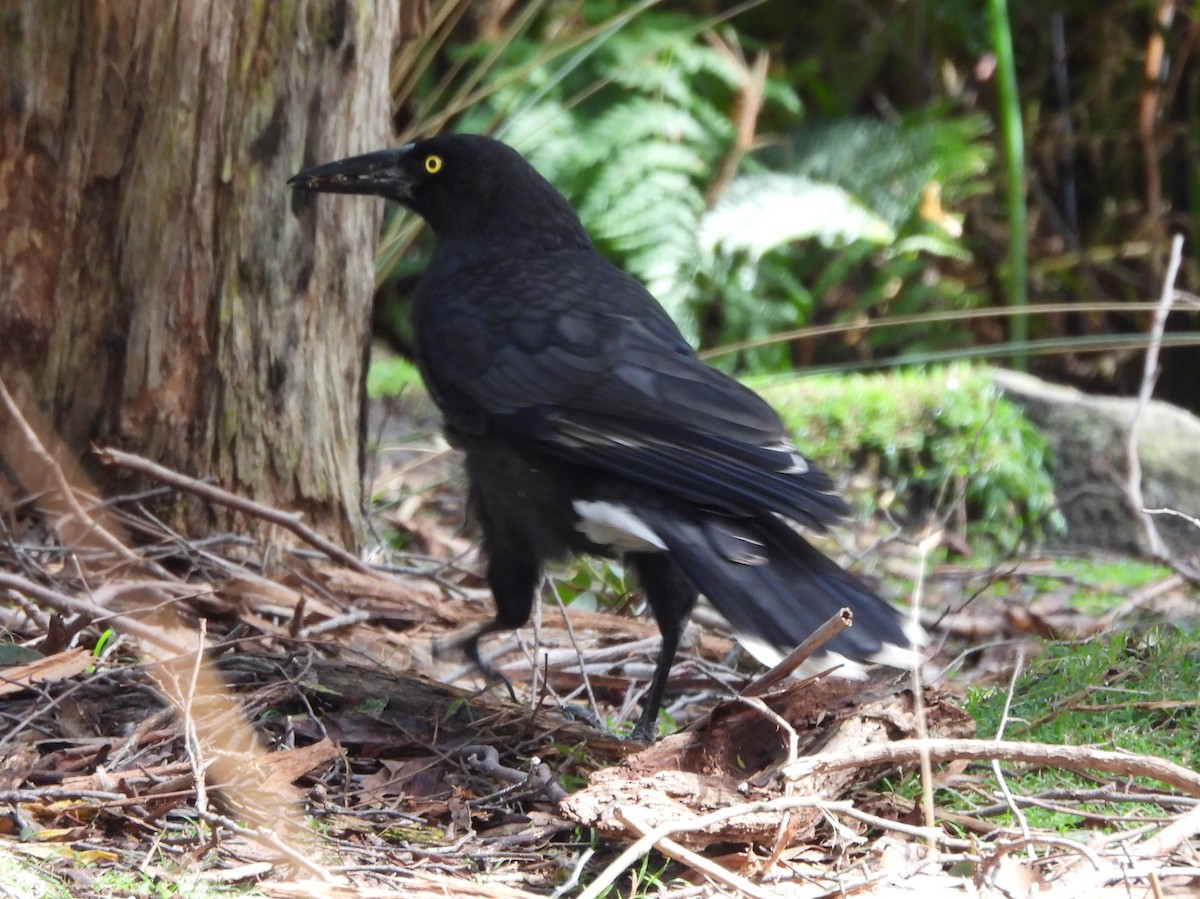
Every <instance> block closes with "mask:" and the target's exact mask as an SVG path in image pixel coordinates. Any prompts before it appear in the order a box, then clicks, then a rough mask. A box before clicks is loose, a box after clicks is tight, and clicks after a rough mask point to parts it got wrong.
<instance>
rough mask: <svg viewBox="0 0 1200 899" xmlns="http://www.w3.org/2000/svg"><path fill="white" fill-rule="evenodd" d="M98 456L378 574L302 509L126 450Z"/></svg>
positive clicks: (362, 571)
mask: <svg viewBox="0 0 1200 899" xmlns="http://www.w3.org/2000/svg"><path fill="white" fill-rule="evenodd" d="M96 455H97V456H99V457H100V461H101V462H103V463H104V464H105V465H116V466H118V467H119V468H125V469H128V470H129V471H136V472H137V473H138V474H144V475H146V476H147V477H151V478H154V479H155V480H156V481H160V482H161V483H163V484H169V485H170V486H172V487H175V488H177V489H179V490H186V491H187V492H188V493H191V494H194V495H195V496H199V497H200V498H201V499H206V500H208V501H209V502H213V503H217V504H218V505H221V506H225V507H227V508H230V509H233V510H235V511H237V512H244V513H245V514H247V515H252V516H254V517H255V518H261V519H262V520H263V521H269V522H271V523H272V524H277V525H279V526H280V527H281V528H283V529H284V530H287V531H291V532H292V533H293V534H295V535H296V536H297V537H299V538H300V539H301V540H303V541H304V542H305V543H307V544H308V545H309V546H312V547H315V548H316V549H318V550H320V551H321V552H323V553H324V554H325V555H326V556H328V557H329V558H330V559H332V560H333V561H335V562H340V563H341V564H342V565H345V566H346V567H347V568H352V569H354V570H355V571H357V572H359V573H360V574H374V573H375V572H374V571H373V570H372V569H371V566H370V565H368V564H367V563H366V562H364V561H363V560H362V559H360V558H359V557H358V556H356V555H354V553H351V552H347V551H346V550H345V549H343V548H342V547H340V546H338V545H337V544H336V543H333V542H331V541H329V540H326V539H325V538H324V537H322V536H321V535H320V534H318V533H317V532H316V531H314V530H313V529H312V528H310V527H309V526H308V525H306V524H305V523H304V520H303V516H301V515H300V513H298V512H284V511H282V510H281V509H275V508H273V507H271V506H267V505H263V504H262V503H258V502H255V501H254V500H252V499H247V498H246V497H244V496H238V495H237V494H236V493H231V492H230V491H228V490H224V489H222V488H220V487H216V486H214V485H212V484H206V483H204V482H203V481H199V480H196V479H195V478H191V477H188V476H187V475H185V474H180V473H179V472H177V471H173V470H172V469H170V468H167V467H166V466H164V465H159V464H158V463H157V462H151V461H150V460H149V459H146V458H144V457H142V456H138V455H135V454H133V453H127V452H124V451H123V450H119V449H113V448H112V447H96Z"/></svg>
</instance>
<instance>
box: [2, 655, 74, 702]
mask: <svg viewBox="0 0 1200 899" xmlns="http://www.w3.org/2000/svg"><path fill="white" fill-rule="evenodd" d="M94 661H95V659H93V658H92V654H91V653H90V652H88V651H87V650H86V649H83V648H81V647H76V648H75V649H64V650H63V651H62V652H56V653H55V654H54V655H52V656H46V657H45V658H44V659H38V660H37V661H36V662H28V663H26V664H24V665H12V666H10V667H8V668H5V669H4V670H3V672H0V676H2V677H3V678H4V679H3V681H0V696H7V695H9V694H11V693H20V692H21V691H22V690H27V689H29V688H31V687H33V686H35V685H37V684H48V683H54V682H55V681H60V680H66V679H67V678H69V677H74V676H75V675H77V674H81V673H82V672H84V671H86V670H87V668H88V666H89V665H91V664H92V663H93V662H94Z"/></svg>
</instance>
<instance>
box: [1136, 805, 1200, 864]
mask: <svg viewBox="0 0 1200 899" xmlns="http://www.w3.org/2000/svg"><path fill="white" fill-rule="evenodd" d="M1198 833H1200V805H1198V806H1196V807H1195V808H1193V809H1191V810H1190V811H1186V812H1184V813H1183V814H1182V815H1180V816H1179V817H1178V818H1176V819H1175V820H1174V821H1172V822H1171V823H1170V824H1168V825H1167V826H1166V827H1164V828H1163V829H1162V830H1160V831H1159V832H1158V833H1157V834H1156V835H1155V836H1153V837H1150V838H1149V839H1147V840H1143V841H1142V842H1140V843H1138V844H1137V845H1136V846H1134V847H1133V854H1134V855H1135V856H1137V857H1138V858H1162V857H1163V856H1167V855H1170V854H1171V853H1172V852H1174V851H1175V850H1176V849H1178V848H1179V847H1180V846H1182V845H1183V844H1184V843H1186V842H1187V841H1188V840H1190V839H1191V838H1192V837H1194V836H1195V835H1196V834H1198Z"/></svg>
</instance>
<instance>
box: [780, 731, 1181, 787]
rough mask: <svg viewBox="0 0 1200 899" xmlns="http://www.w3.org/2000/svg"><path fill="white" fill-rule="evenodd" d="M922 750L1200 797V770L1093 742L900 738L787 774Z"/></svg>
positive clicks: (910, 756)
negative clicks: (1144, 780)
mask: <svg viewBox="0 0 1200 899" xmlns="http://www.w3.org/2000/svg"><path fill="white" fill-rule="evenodd" d="M922 753H928V754H929V758H930V759H931V760H932V761H934V762H950V761H958V760H963V759H974V760H979V761H992V760H994V759H998V760H1000V761H1006V762H1026V763H1028V764H1032V765H1046V766H1049V767H1053V768H1067V769H1072V770H1074V769H1077V768H1088V769H1092V770H1095V771H1104V772H1106V773H1108V774H1122V775H1126V776H1131V777H1149V778H1152V779H1154V780H1157V781H1160V782H1162V783H1164V784H1167V785H1168V786H1171V787H1174V788H1175V789H1177V790H1179V791H1180V792H1183V793H1186V794H1187V795H1189V796H1200V774H1197V773H1196V772H1195V771H1192V770H1191V769H1189V768H1185V767H1183V766H1182V765H1177V764H1176V763H1175V762H1171V761H1168V760H1167V759H1163V758H1159V757H1157V756H1151V755H1130V754H1128V753H1124V752H1112V751H1109V750H1105V749H1092V748H1090V747H1087V746H1057V745H1055V744H1052V743H1023V742H1010V741H1007V740H936V739H934V740H897V741H896V742H894V743H884V744H881V745H876V746H867V747H864V748H863V749H855V750H851V751H848V752H835V753H829V754H827V755H813V756H809V757H807V758H803V759H800V760H798V761H797V762H795V763H794V764H792V765H788V766H786V767H785V768H784V769H783V773H784V775H785V776H786V777H790V778H795V779H800V778H803V777H810V776H813V775H820V774H827V773H829V772H831V771H840V770H842V769H844V768H869V767H871V766H873V765H883V764H891V765H904V764H912V763H914V762H918V761H920V759H921V754H922Z"/></svg>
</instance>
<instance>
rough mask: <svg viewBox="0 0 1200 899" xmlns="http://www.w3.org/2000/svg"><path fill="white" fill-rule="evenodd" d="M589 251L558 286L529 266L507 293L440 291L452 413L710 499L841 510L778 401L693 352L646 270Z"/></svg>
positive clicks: (569, 456) (444, 398) (810, 516)
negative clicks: (640, 276)
mask: <svg viewBox="0 0 1200 899" xmlns="http://www.w3.org/2000/svg"><path fill="white" fill-rule="evenodd" d="M590 259H594V260H595V261H596V263H600V264H599V265H597V264H595V263H592V262H591V261H590ZM590 259H589V260H588V263H587V264H586V265H585V264H578V263H579V260H576V263H577V264H575V265H566V264H559V265H558V266H557V267H556V268H555V270H554V271H553V272H552V283H553V284H554V291H553V292H552V293H551V292H549V291H547V290H545V289H544V288H542V287H540V286H539V285H541V284H544V283H546V281H545V280H544V279H545V278H547V277H548V275H547V274H546V273H541V272H539V271H538V270H537V269H534V270H530V268H529V266H528V265H526V266H525V267H524V269H523V279H522V280H519V281H514V280H509V281H508V282H507V284H506V286H505V287H504V288H503V291H504V292H503V296H504V298H505V299H504V302H503V303H497V302H495V301H494V300H492V301H491V302H489V301H487V300H486V299H485V298H484V297H483V296H481V297H478V298H475V299H474V301H472V298H471V297H464V296H463V295H462V291H453V292H451V291H446V292H445V295H444V296H443V297H442V298H441V305H440V306H439V307H437V313H436V316H435V329H437V328H440V329H445V331H446V333H445V336H444V338H442V339H439V338H438V336H437V335H434V334H431V335H426V339H425V341H423V342H426V343H429V344H431V345H433V346H438V345H444V342H443V341H444V340H450V339H453V340H454V341H455V343H456V344H457V345H458V346H459V347H460V353H459V354H458V357H457V358H455V359H453V360H449V361H447V360H446V358H445V354H441V355H440V356H439V358H438V359H434V360H430V361H431V362H432V363H433V364H432V365H427V366H426V368H427V376H428V380H429V381H430V386H431V389H433V390H434V392H435V395H436V396H437V398H438V401H439V405H441V406H442V409H443V412H444V413H445V414H446V416H447V420H448V422H449V423H450V425H451V426H452V427H458V428H460V429H463V430H467V431H475V432H481V431H483V430H487V429H496V430H499V431H502V432H504V433H506V434H508V435H510V436H516V437H520V438H524V439H529V440H533V441H536V442H537V443H538V444H539V445H540V446H542V447H543V448H544V449H545V451H546V452H549V453H551V454H552V455H555V456H557V457H558V458H560V459H563V460H566V461H571V462H576V463H579V464H583V465H587V466H589V467H593V468H598V469H601V470H605V471H609V472H611V473H613V474H616V475H619V476H621V477H625V478H628V479H630V480H633V481H636V482H638V483H642V484H645V485H647V486H650V487H654V488H657V489H660V490H663V491H665V492H666V493H669V494H671V495H674V496H679V497H682V498H686V499H688V500H691V501H693V502H698V503H704V504H707V505H710V506H712V507H713V508H715V509H721V510H727V511H730V512H737V513H741V512H746V511H753V510H760V509H770V510H772V511H776V512H779V513H780V514H783V515H786V516H787V517H789V518H792V519H794V520H796V521H798V522H801V523H803V524H807V525H812V526H821V525H822V524H825V523H827V522H829V521H831V520H832V519H834V518H836V517H838V516H839V515H841V514H843V513H844V511H845V506H844V504H843V503H842V501H841V500H840V499H839V498H838V497H836V496H835V495H834V494H833V493H832V488H833V485H832V482H831V481H830V479H829V477H828V476H827V475H826V474H825V473H824V472H822V471H820V470H819V469H817V468H815V467H813V466H811V465H810V464H809V463H808V462H807V461H806V460H805V459H804V458H803V457H802V456H801V455H800V454H799V452H798V451H797V450H796V448H795V446H794V445H793V444H792V442H791V440H790V438H789V437H788V435H787V433H786V431H785V429H784V427H783V425H782V423H781V422H780V420H779V416H778V415H777V414H776V413H775V411H774V410H773V409H771V407H770V406H769V405H767V403H766V402H764V401H763V400H762V399H761V398H760V397H759V396H758V395H757V394H755V393H754V392H753V391H751V390H749V389H747V388H746V387H744V386H742V385H741V384H739V383H738V382H736V381H734V380H733V379H732V378H729V377H728V376H726V375H724V374H722V373H720V372H718V371H716V370H715V369H713V368H710V367H709V366H707V365H705V364H704V363H703V362H701V361H700V360H699V359H697V358H696V356H695V354H694V353H693V352H692V350H691V348H690V347H689V346H688V344H687V342H686V341H685V340H684V339H683V337H682V336H681V335H680V333H679V331H678V329H677V328H676V327H675V325H674V324H673V323H672V322H671V320H670V318H669V317H668V316H667V314H666V313H665V312H664V311H663V310H662V307H661V306H659V304H658V303H657V301H655V300H654V299H653V298H652V297H651V296H650V295H649V294H648V293H647V292H646V291H645V289H644V288H643V287H642V286H641V285H640V284H639V283H638V282H636V281H634V280H633V279H631V278H628V277H627V276H625V275H624V274H623V273H620V272H619V271H617V270H616V269H612V268H611V267H610V266H608V265H607V263H603V262H602V260H600V259H599V257H594V256H591V257H590ZM501 275H503V272H496V273H493V275H492V277H490V278H482V279H481V278H479V277H477V276H476V277H474V278H472V279H471V281H470V288H469V289H470V290H471V291H472V292H474V291H481V292H483V293H484V294H487V295H490V296H492V297H494V296H495V295H496V293H497V292H498V291H499V288H497V287H496V286H495V282H496V281H497V280H499V278H500V276H501ZM426 299H427V300H428V298H426ZM455 308H462V309H463V310H466V309H468V308H469V309H471V310H472V315H473V318H471V320H469V321H468V316H467V313H466V312H465V311H464V312H463V313H462V315H461V320H459V321H458V322H457V324H456V323H455V318H456V315H455V311H454V310H455ZM468 327H469V328H470V329H472V333H473V335H474V336H473V337H467V336H465V335H464V330H465V329H467V328H468ZM451 329H453V331H452V330H451ZM451 334H453V337H451Z"/></svg>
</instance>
